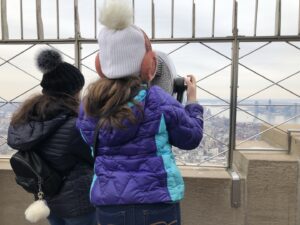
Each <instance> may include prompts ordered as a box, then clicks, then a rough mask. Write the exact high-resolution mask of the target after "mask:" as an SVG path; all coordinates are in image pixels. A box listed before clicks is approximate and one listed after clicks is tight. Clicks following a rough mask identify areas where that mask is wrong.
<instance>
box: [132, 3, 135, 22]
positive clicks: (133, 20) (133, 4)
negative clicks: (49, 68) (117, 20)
mask: <svg viewBox="0 0 300 225" xmlns="http://www.w3.org/2000/svg"><path fill="white" fill-rule="evenodd" d="M134 14H135V1H134V0H132V22H133V23H134V22H135V16H134Z"/></svg>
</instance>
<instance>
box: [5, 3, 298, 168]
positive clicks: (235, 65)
mask: <svg viewBox="0 0 300 225" xmlns="http://www.w3.org/2000/svg"><path fill="white" fill-rule="evenodd" d="M91 1H92V0H91ZM179 1H180V0H179ZM212 1H213V4H212V9H211V10H212V21H211V23H212V26H211V27H212V29H211V36H209V37H197V36H196V32H195V30H196V7H197V5H196V3H195V1H194V0H193V1H191V4H192V15H191V17H192V34H191V37H184V38H177V37H175V36H174V25H175V22H174V21H175V16H174V11H175V10H174V5H175V2H176V1H175V0H171V8H170V10H171V23H170V26H171V33H170V37H168V38H159V37H157V35H156V14H155V12H156V8H155V5H156V4H155V1H154V0H151V34H150V37H151V41H152V43H159V44H168V43H181V44H182V45H181V46H179V47H178V48H176V49H174V50H172V51H171V52H169V53H168V54H170V55H171V54H173V53H175V52H177V51H179V50H180V49H182V48H185V47H186V46H188V45H189V44H192V43H198V44H200V45H201V46H204V47H205V48H207V49H209V50H210V51H213V52H214V53H216V54H218V55H220V56H222V57H223V58H225V59H227V60H229V61H231V63H228V64H227V65H226V66H223V67H222V68H218V69H217V70H215V71H214V72H213V73H210V74H207V75H205V76H203V77H202V78H201V79H199V80H198V81H197V83H199V82H201V81H203V80H206V79H208V78H210V77H213V76H214V75H216V74H217V73H218V72H220V71H223V70H225V69H226V68H231V87H230V100H229V101H228V100H227V99H225V98H222V97H220V96H218V95H215V94H214V93H212V92H211V91H209V90H207V89H205V88H203V87H201V86H199V85H198V88H199V89H200V90H202V91H204V92H206V93H208V94H209V95H211V96H213V97H215V98H216V99H219V100H220V101H221V102H223V103H224V106H227V107H226V108H225V109H223V110H221V111H220V112H218V113H216V114H214V115H211V116H210V117H208V118H206V119H205V120H210V119H212V118H214V117H216V116H218V115H220V114H221V113H223V112H225V111H227V110H229V112H230V113H229V114H230V116H229V123H230V125H229V141H228V143H224V142H223V141H221V140H219V139H218V138H215V137H214V136H211V135H210V134H208V133H206V132H205V131H204V135H205V136H207V137H209V138H212V139H213V140H215V141H217V142H219V143H220V144H222V145H223V146H225V147H226V148H227V149H226V150H225V151H223V152H219V153H218V154H215V155H214V156H212V157H209V158H206V159H205V160H203V161H200V162H199V163H197V166H201V165H203V164H205V163H206V162H208V161H210V160H212V159H214V158H215V157H218V156H219V155H224V154H228V157H227V159H228V161H227V167H228V168H230V169H231V167H232V161H233V151H234V150H235V149H237V148H238V147H239V146H240V145H241V144H243V143H245V142H247V141H249V140H251V139H253V138H254V137H256V136H259V135H261V134H263V133H265V132H267V131H269V130H271V129H278V130H280V131H282V132H284V133H285V134H287V135H288V134H289V132H288V131H285V130H283V129H281V128H280V126H281V125H282V124H285V123H287V122H289V121H290V120H292V119H294V118H297V117H299V116H300V114H298V115H295V116H293V117H292V118H289V119H288V120H286V121H284V122H282V123H280V124H277V125H272V124H271V123H269V122H268V121H266V120H264V119H261V118H259V117H258V116H256V115H254V114H252V113H250V112H248V111H247V110H245V109H243V108H242V106H245V104H244V105H243V102H244V101H245V100H247V99H249V98H251V97H253V96H255V95H257V94H259V93H261V92H263V91H265V90H267V89H269V88H271V87H274V86H277V87H279V88H281V89H283V90H285V91H287V92H289V93H290V94H292V95H293V96H296V97H297V98H300V96H299V94H297V93H295V92H294V91H292V90H289V89H288V88H286V87H284V86H283V85H281V83H282V82H283V81H285V80H287V79H290V78H292V77H294V76H297V75H299V73H300V71H296V72H294V73H292V74H290V75H288V76H285V77H284V78H282V79H281V80H279V81H276V82H275V81H273V80H271V79H269V78H268V77H267V76H265V75H263V74H261V73H259V72H257V71H255V70H254V69H253V68H250V67H249V66H246V65H245V64H243V63H241V62H240V60H241V59H243V58H245V57H247V56H249V55H251V54H253V53H255V52H257V51H259V50H261V49H263V48H265V47H266V46H268V45H270V44H271V43H273V42H283V43H286V44H287V45H289V46H292V47H294V48H295V49H297V50H300V48H299V47H298V46H296V45H295V44H293V43H292V42H297V41H300V16H299V21H298V34H297V35H281V11H282V10H281V9H282V1H281V0H276V11H275V21H274V25H275V29H274V30H275V31H274V35H272V36H257V23H258V22H257V21H258V19H257V18H258V14H259V11H258V9H259V7H258V5H259V0H255V12H254V27H253V35H251V36H240V35H239V34H238V1H236V0H233V1H232V3H233V7H232V9H233V10H232V34H231V35H229V36H223V37H216V35H215V27H216V26H215V23H216V5H217V4H218V2H217V1H216V0H212ZM35 2H36V21H35V22H36V36H37V37H36V39H25V38H24V21H23V20H24V18H23V0H20V2H19V4H20V31H21V32H20V34H21V35H20V38H19V39H10V38H9V26H8V21H7V1H6V0H2V1H1V33H2V39H1V40H0V45H3V44H13V45H16V44H26V45H29V47H27V48H26V49H24V50H23V51H20V52H19V53H18V54H15V55H14V56H13V57H11V58H9V59H5V58H3V57H1V56H0V59H1V60H3V62H2V63H0V67H1V66H3V65H5V64H9V65H10V66H12V67H14V68H16V69H17V70H19V71H20V72H22V73H24V74H25V75H26V76H29V77H31V78H33V79H35V80H36V81H38V82H39V81H40V79H39V78H38V77H37V76H35V75H34V74H31V73H30V72H28V71H26V69H24V68H22V67H21V66H19V65H16V64H15V63H12V62H11V61H12V60H13V59H15V58H16V57H18V56H20V55H22V54H23V53H25V52H27V51H28V50H30V49H31V48H33V47H35V46H37V45H39V44H46V45H48V46H49V47H51V48H55V47H54V46H53V44H72V45H74V57H73V56H70V55H68V54H66V53H64V52H61V53H62V54H63V55H65V56H66V57H67V58H69V59H71V60H74V64H75V66H77V67H78V68H79V69H82V68H85V69H88V70H90V71H92V72H95V70H94V69H93V68H91V67H90V66H88V65H86V64H85V63H84V62H83V61H84V60H86V59H87V58H89V57H91V56H93V55H94V54H95V53H96V52H97V50H95V51H93V52H91V53H89V54H88V55H86V56H85V57H82V52H81V49H82V45H83V44H90V43H96V41H97V40H96V36H97V5H98V3H99V2H98V1H96V0H94V1H92V2H93V4H94V9H93V13H94V15H93V17H94V21H93V29H94V32H93V33H94V37H92V38H82V37H81V33H80V17H79V10H78V0H74V3H73V4H74V7H73V14H74V36H73V37H71V38H61V35H60V32H61V30H60V21H61V19H60V4H59V3H60V0H56V38H55V39H47V38H45V36H44V26H43V20H42V10H41V7H42V3H41V0H36V1H35ZM187 4H190V3H189V2H187ZM135 5H136V2H135V1H134V0H132V7H133V10H134V11H135ZM299 5H300V3H299ZM134 15H135V14H134ZM299 15H300V7H299ZM133 21H135V16H133ZM242 42H262V43H263V42H266V43H265V44H263V45H261V46H259V47H257V48H256V49H254V50H252V51H250V52H248V53H246V54H244V55H242V56H239V54H240V51H239V48H240V43H242ZM208 43H231V45H232V52H231V53H232V55H231V57H228V56H226V55H225V54H223V53H222V52H220V51H218V50H217V49H215V48H213V47H211V46H209V45H208ZM58 50H59V49H58ZM59 51H60V50H59ZM239 67H243V68H244V69H246V70H248V71H251V72H252V73H253V74H255V75H257V76H259V77H261V78H263V79H264V80H266V81H268V82H270V84H269V85H268V86H267V87H265V88H263V89H261V90H259V91H256V92H255V93H252V94H251V95H248V96H247V97H245V98H243V99H241V100H238V69H239ZM37 86H39V85H38V84H37V85H34V86H33V87H31V88H30V89H28V90H26V91H24V92H22V93H21V94H19V95H17V96H15V97H14V98H12V99H10V100H8V99H5V98H3V97H1V96H0V107H4V106H5V105H7V104H13V105H14V104H15V103H17V102H16V99H18V98H19V97H20V96H23V95H25V94H26V93H28V92H30V91H32V90H33V89H35V88H36V87H37ZM237 110H239V111H242V112H244V113H246V114H248V115H249V116H252V117H254V118H256V119H257V120H259V121H261V122H262V123H265V124H268V125H269V126H270V127H269V128H268V129H266V130H264V131H261V132H259V133H257V134H255V135H253V136H251V137H248V138H247V139H245V140H243V141H241V142H239V143H236V123H237ZM0 138H1V139H2V140H3V142H2V143H1V142H0V147H1V146H3V145H5V144H6V142H5V140H6V139H5V137H3V136H0ZM274 150H276V149H274ZM183 164H186V163H185V162H183Z"/></svg>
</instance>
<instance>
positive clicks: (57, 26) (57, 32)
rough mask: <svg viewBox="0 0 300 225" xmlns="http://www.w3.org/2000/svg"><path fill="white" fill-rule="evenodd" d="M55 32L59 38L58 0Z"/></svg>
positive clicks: (57, 3) (57, 1)
mask: <svg viewBox="0 0 300 225" xmlns="http://www.w3.org/2000/svg"><path fill="white" fill-rule="evenodd" d="M56 34H57V39H59V0H56Z"/></svg>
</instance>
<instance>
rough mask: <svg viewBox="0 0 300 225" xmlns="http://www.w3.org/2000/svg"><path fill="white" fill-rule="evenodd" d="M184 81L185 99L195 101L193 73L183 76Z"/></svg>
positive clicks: (195, 89) (195, 87)
mask: <svg viewBox="0 0 300 225" xmlns="http://www.w3.org/2000/svg"><path fill="white" fill-rule="evenodd" d="M185 83H186V85H187V100H188V102H196V101H197V85H196V84H197V82H196V78H195V77H194V76H193V75H187V78H185Z"/></svg>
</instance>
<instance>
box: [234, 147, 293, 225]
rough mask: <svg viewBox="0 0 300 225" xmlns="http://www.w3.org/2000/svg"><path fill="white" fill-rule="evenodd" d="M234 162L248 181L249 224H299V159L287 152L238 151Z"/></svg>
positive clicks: (246, 193) (247, 215) (246, 185)
mask: <svg viewBox="0 0 300 225" xmlns="http://www.w3.org/2000/svg"><path fill="white" fill-rule="evenodd" d="M234 162H235V166H236V169H237V170H238V171H239V173H240V174H241V176H242V177H243V178H244V180H245V189H244V190H245V193H244V194H245V199H244V207H245V208H246V209H247V211H246V216H245V224H247V225H267V224H270V225H283V224H284V225H296V224H298V223H297V215H298V202H299V200H298V179H299V178H298V176H299V162H298V159H296V158H295V157H293V156H292V155H288V154H287V153H286V152H278V153H277V152H276V153H274V152H261V151H257V152H253V151H251V152H245V151H243V152H238V151H236V152H235V153H234Z"/></svg>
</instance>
